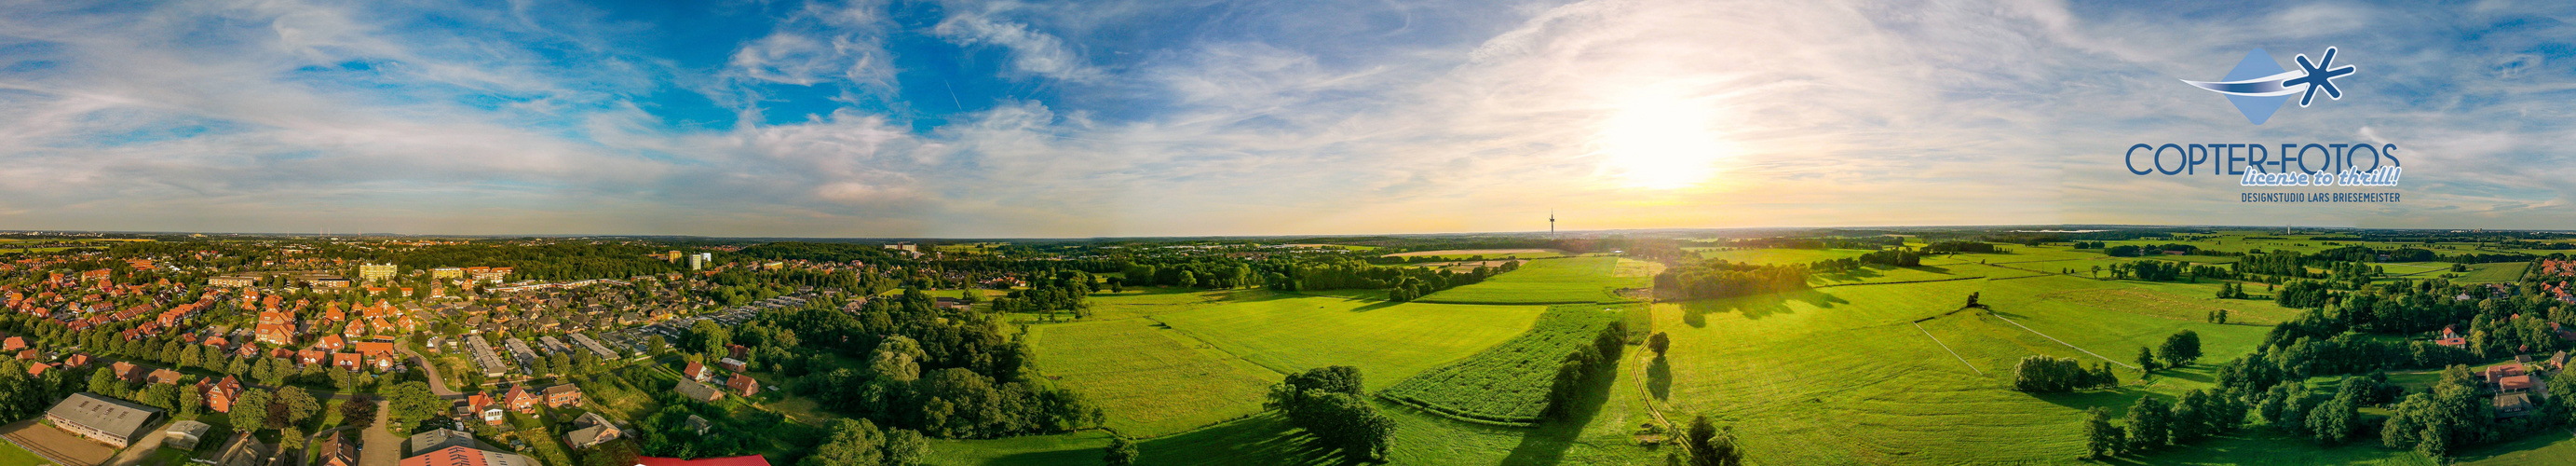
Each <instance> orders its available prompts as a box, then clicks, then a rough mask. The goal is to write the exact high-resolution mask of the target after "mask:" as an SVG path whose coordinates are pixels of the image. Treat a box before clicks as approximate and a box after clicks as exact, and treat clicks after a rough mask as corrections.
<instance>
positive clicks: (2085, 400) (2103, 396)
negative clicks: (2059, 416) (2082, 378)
mask: <svg viewBox="0 0 2576 466" xmlns="http://www.w3.org/2000/svg"><path fill="white" fill-rule="evenodd" d="M2030 396H2031V398H2038V399H2039V400H2040V401H2046V402H2049V403H2051V404H2055V405H2058V406H2064V407H2067V408H2071V409H2074V410H2076V411H2083V410H2087V409H2092V408H2097V407H2098V408H2104V409H2109V410H2111V417H2114V418H2117V417H2121V416H2127V415H2128V414H2129V406H2131V405H2135V404H2137V403H2138V398H2139V397H2142V396H2152V397H2156V398H2162V399H2164V400H2165V401H2167V402H2171V401H2173V399H2174V397H2173V396H2172V395H2166V394H2162V393H2157V392H2155V391H2154V390H2147V389H2144V388H2142V387H2139V386H2136V385H2121V386H2119V388H2112V389H2101V390H2083V391H2075V392H2067V393H2032V394H2030Z"/></svg>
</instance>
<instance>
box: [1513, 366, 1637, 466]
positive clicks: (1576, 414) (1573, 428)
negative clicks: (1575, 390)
mask: <svg viewBox="0 0 2576 466" xmlns="http://www.w3.org/2000/svg"><path fill="white" fill-rule="evenodd" d="M1613 360H1616V358H1615V357H1614V358H1613ZM1617 372H1618V370H1617V369H1615V368H1614V369H1611V370H1609V371H1603V373H1600V374H1595V375H1594V376H1593V377H1592V380H1588V381H1585V382H1584V387H1583V392H1582V393H1580V394H1578V395H1576V398H1575V399H1574V405H1573V407H1572V408H1570V409H1567V410H1566V411H1567V412H1569V413H1573V414H1570V415H1566V416H1564V417H1562V418H1559V419H1551V420H1548V421H1545V422H1541V423H1539V425H1538V426H1536V427H1532V428H1530V430H1529V433H1528V434H1527V435H1523V436H1521V443H1520V445H1516V446H1513V447H1512V452H1511V454H1509V455H1505V456H1503V461H1502V463H1501V464H1507V465H1519V464H1532V465H1552V464H1563V463H1564V462H1565V450H1566V449H1567V448H1572V447H1573V446H1574V444H1575V443H1578V442H1580V441H1581V439H1582V437H1583V426H1585V425H1588V424H1591V423H1592V418H1593V417H1595V416H1599V415H1601V406H1602V405H1606V404H1609V403H1610V391H1611V390H1614V389H1616V387H1614V385H1616V382H1618V373H1617Z"/></svg>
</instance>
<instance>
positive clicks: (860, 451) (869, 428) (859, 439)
mask: <svg viewBox="0 0 2576 466" xmlns="http://www.w3.org/2000/svg"><path fill="white" fill-rule="evenodd" d="M885 443H886V438H885V434H884V433H883V432H881V431H878V430H877V425H876V423H875V422H872V421H869V420H866V419H859V420H850V419H842V420H840V421H839V422H835V423H833V424H832V438H831V440H828V441H825V442H824V443H823V444H822V445H818V446H815V447H814V456H808V457H805V459H804V460H803V461H801V462H799V463H798V464H801V465H804V466H835V465H875V464H882V463H884V462H885V446H886V445H885Z"/></svg>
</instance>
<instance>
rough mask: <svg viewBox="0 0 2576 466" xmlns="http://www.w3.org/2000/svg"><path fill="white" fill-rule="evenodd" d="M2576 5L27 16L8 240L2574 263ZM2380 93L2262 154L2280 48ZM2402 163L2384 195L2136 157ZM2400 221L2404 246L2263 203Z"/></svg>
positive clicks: (1389, 1)
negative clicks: (2552, 252)
mask: <svg viewBox="0 0 2576 466" xmlns="http://www.w3.org/2000/svg"><path fill="white" fill-rule="evenodd" d="M2563 18H2576V3H2570V2H2550V1H2531V2H2516V1H2482V2H2446V3H2429V2H2386V3H2373V2H2287V3H2278V4H2245V3H2243V2H2232V1H2225V2H2201V3H2192V2H2183V3H2172V4H2169V3H2165V2H2053V1H2036V0H2033V1H1989V2H1977V1H1969V2H1924V1H1890V2H1872V1H1798V2H1772V1H1762V2H1741V1H1706V0H1702V1H1683V0H1672V1H1662V0H1584V1H1510V0H1504V1H1495V0H1471V1H1437V0H1424V1H1414V0H1371V1H1335V0H1307V1H1275V2H1274V1H1249V2H1247V1H1193V0H1144V1H1095V2H1017V1H980V0H942V1H865V0H860V1H743V0H715V1H687V2H679V1H674V2H648V1H601V2H584V1H563V0H515V1H444V0H407V1H391V2H374V1H370V2H332V1H305V0H257V1H180V2H123V1H117V2H85V1H18V0H0V229H17V230H109V231H200V232H287V233H294V232H325V231H327V232H332V233H403V234H474V235H509V234H639V235H704V236H762V237H988V238H989V237H1096V236H1196V235H1343V234H1385V233H1441V232H1485V231H1537V230H1545V229H1546V228H1547V227H1548V224H1547V222H1546V219H1547V216H1548V215H1549V214H1550V212H1553V213H1554V214H1555V215H1556V216H1557V218H1558V219H1559V220H1560V222H1559V223H1558V227H1559V228H1563V229H1567V230H1596V229H1640V228H1736V227H1783V226H1894V225H2019V224H2061V223H2074V224H2189V225H2264V226H2269V225H2301V226H2340V227H2371V228H2509V229H2567V228H2576V204H2571V197H2570V195H2571V190H2576V183H2571V182H2570V180H2576V163H2570V162H2576V156H2571V155H2570V154H2571V151H2576V149H2570V148H2576V125H2571V122H2576V118H2571V117H2576V115H2571V112H2576V110H2571V109H2570V107H2571V106H2570V105H2569V104H2570V103H2571V102H2576V25H2571V24H2569V23H2567V22H2566V21H2564V20H2563ZM2327 47H2335V48H2337V50H2338V54H2337V56H2336V58H2335V61H2334V63H2335V66H2341V65H2353V66H2355V67H2356V68H2357V72H2356V73H2355V74H2353V75H2350V76H2346V77H2342V78H2338V79H2336V80H2335V81H2334V82H2335V83H2336V84H2337V85H2338V87H2339V88H2340V89H2342V90H2343V91H2344V93H2345V95H2344V96H2343V97H2342V98H2340V99H2332V98H2328V97H2326V96H2322V95H2321V96H2319V97H2317V98H2316V101H2315V102H2314V103H2312V105H2311V106H2308V107H2304V108H2302V107H2298V106H2297V104H2296V103H2295V102H2293V103H2291V104H2287V105H2286V106H2285V107H2284V108H2282V109H2280V110H2279V113H2277V114H2275V115H2274V116H2273V117H2272V118H2271V119H2270V120H2269V121H2267V122H2265V123H2263V124H2259V125H2257V124H2252V123H2250V122H2249V121H2248V120H2247V119H2246V117H2244V116H2242V115H2240V114H2239V112H2238V111H2237V110H2236V108H2234V107H2232V106H2230V104H2229V101H2228V99H2227V98H2226V96H2223V95H2219V94H2216V93H2212V92H2209V91H2205V90H2201V89H2198V88H2195V87H2192V86H2190V85H2187V84H2184V83H2182V82H2181V81H2182V80H2197V81H2216V80H2219V78H2221V77H2222V76H2223V75H2226V74H2227V73H2228V71H2229V70H2230V69H2232V68H2233V67H2235V66H2236V64H2237V63H2238V61H2239V60H2241V59H2244V58H2246V57H2247V55H2248V52H2249V51H2251V50H2254V49H2263V50H2265V51H2266V53H2265V55H2266V56H2268V57H2269V58H2271V59H2272V60H2274V61H2275V62H2276V63H2278V64H2279V66H2281V67H2283V68H2285V69H2291V70H2297V69H2299V68H2298V65H2297V64H2296V63H2295V62H2294V58H2293V57H2294V56H2297V55H2309V56H2321V54H2322V53H2323V51H2324V50H2325V49H2326V48H2327ZM2140 143H2146V144H2151V145H2161V144H2166V143H2175V144H2195V143H2200V144H2214V143H2252V144H2264V145H2268V146H2278V145H2279V144H2285V143H2295V144H2307V143H2318V144H2333V143H2355V144H2373V145H2380V144H2394V145H2397V146H2399V147H2400V148H2401V149H2400V152H2399V153H2398V154H2399V155H2400V157H2401V158H2402V160H2403V161H2404V164H2405V166H2406V167H2407V168H2408V170H2407V171H2406V172H2405V173H2404V177H2403V178H2402V180H2401V182H2400V184H2399V186H2396V187H2393V188H2368V189H2361V188H2248V187H2241V186H2238V185H2237V182H2236V179H2235V178H2233V177H2227V176H2211V175H2207V172H2205V171H2204V172H2201V175H2198V176H2164V175H2148V176H2139V175H2133V174H2131V173H2130V172H2129V171H2128V170H2127V169H2125V168H2124V166H2123V165H2122V156H2123V154H2122V151H2123V150H2125V149H2127V148H2128V147H2130V146H2131V145H2133V144H2140ZM2293 191H2295V192H2344V191H2370V192H2396V193H2400V194H2401V195H2402V196H2403V198H2402V199H2403V200H2402V201H2400V202H2395V203H2372V204H2357V203H2356V204H2278V203H2251V204H2249V203H2243V202H2240V197H2241V196H2240V193H2246V192H2293Z"/></svg>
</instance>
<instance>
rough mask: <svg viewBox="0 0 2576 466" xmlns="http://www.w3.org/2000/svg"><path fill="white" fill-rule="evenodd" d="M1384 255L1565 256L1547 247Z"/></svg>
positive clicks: (1460, 257) (1515, 257) (1452, 250)
mask: <svg viewBox="0 0 2576 466" xmlns="http://www.w3.org/2000/svg"><path fill="white" fill-rule="evenodd" d="M1386 256H1387V257H1434V258H1441V259H1452V260H1463V259H1474V258H1480V257H1481V258H1485V259H1507V258H1508V259H1547V258H1554V257H1565V252H1564V251H1554V250H1547V249H1448V250H1440V251H1414V252H1399V253H1395V254H1388V255H1386Z"/></svg>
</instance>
